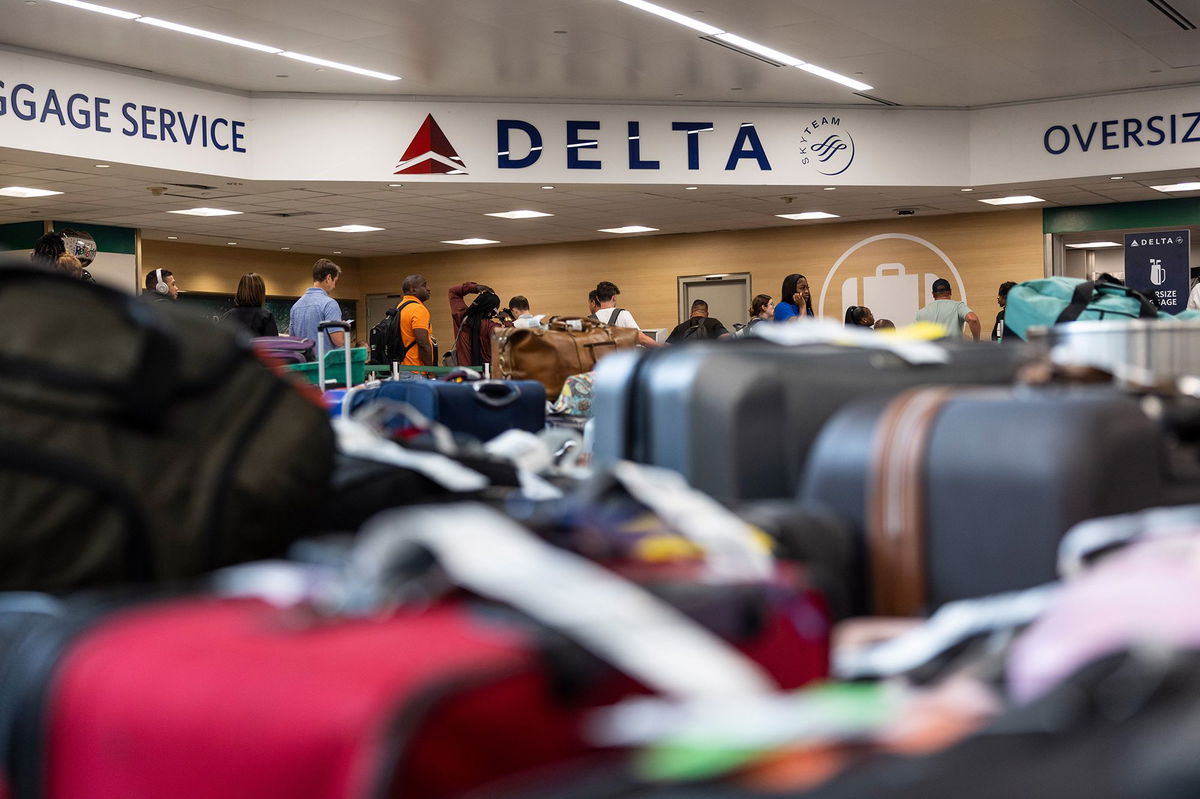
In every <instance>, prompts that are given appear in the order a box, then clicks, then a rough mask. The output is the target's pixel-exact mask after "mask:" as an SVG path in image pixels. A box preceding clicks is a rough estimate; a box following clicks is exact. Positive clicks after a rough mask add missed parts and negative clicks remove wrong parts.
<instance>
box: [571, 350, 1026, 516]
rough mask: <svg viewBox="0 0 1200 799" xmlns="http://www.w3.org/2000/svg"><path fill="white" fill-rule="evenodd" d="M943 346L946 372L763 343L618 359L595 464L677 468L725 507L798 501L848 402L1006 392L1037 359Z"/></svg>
mask: <svg viewBox="0 0 1200 799" xmlns="http://www.w3.org/2000/svg"><path fill="white" fill-rule="evenodd" d="M930 346H932V345H930ZM936 346H938V347H941V348H943V349H944V350H945V351H946V352H947V353H948V354H949V359H948V361H947V362H946V363H920V364H918V363H912V362H911V361H910V360H906V359H905V358H904V357H901V355H898V354H896V353H895V352H892V351H888V350H878V349H866V348H858V347H843V346H834V345H830V344H810V345H804V346H784V345H779V344H774V343H771V342H768V341H763V340H760V339H737V340H733V341H717V342H711V343H698V344H695V345H692V346H688V347H678V348H668V349H663V350H656V351H653V352H647V351H644V350H642V351H638V352H636V353H633V352H620V353H614V354H613V355H612V356H610V357H608V358H605V359H604V360H603V361H602V362H601V363H600V364H598V365H597V371H596V387H595V398H594V401H593V408H594V413H595V419H596V424H595V426H596V431H595V432H596V440H595V460H596V461H597V462H598V463H611V462H613V461H615V460H619V459H627V460H633V461H637V462H639V463H648V464H653V465H656V466H663V467H666V468H669V469H673V470H675V471H677V472H679V473H680V474H682V475H683V476H684V477H685V478H687V480H688V482H690V483H691V484H692V485H693V486H694V487H696V488H698V489H700V490H702V491H704V492H706V493H709V494H711V495H713V496H714V497H716V498H717V499H720V500H722V501H724V502H736V501H740V500H749V499H778V498H785V497H792V496H794V495H795V491H796V486H797V485H798V483H799V480H800V475H801V472H802V470H803V466H804V461H805V458H806V456H807V453H808V450H809V448H810V447H811V445H812V442H813V441H814V440H815V439H816V437H817V434H818V433H819V432H820V430H821V427H822V425H824V423H825V422H826V421H827V420H828V419H829V418H830V417H831V416H832V415H833V414H834V413H836V412H837V410H838V409H840V408H841V407H842V406H843V405H845V404H846V403H848V402H851V401H853V400H855V399H858V398H861V397H867V396H885V397H886V396H893V395H895V394H897V393H899V392H901V391H903V390H905V389H907V388H911V387H913V386H918V385H930V384H963V383H976V384H1005V383H1009V382H1011V381H1012V379H1013V377H1014V376H1015V374H1016V372H1017V370H1018V369H1019V368H1020V367H1021V366H1022V365H1023V364H1025V363H1026V362H1027V361H1028V360H1029V358H1030V351H1029V350H1027V349H1026V348H1025V347H1023V346H1012V347H1010V346H1008V345H1005V346H1003V347H1001V346H994V345H987V344H968V343H961V344H959V343H954V344H939V345H936Z"/></svg>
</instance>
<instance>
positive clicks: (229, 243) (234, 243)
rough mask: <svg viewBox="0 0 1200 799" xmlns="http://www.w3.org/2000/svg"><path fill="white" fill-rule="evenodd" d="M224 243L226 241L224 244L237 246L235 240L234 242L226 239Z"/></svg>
mask: <svg viewBox="0 0 1200 799" xmlns="http://www.w3.org/2000/svg"><path fill="white" fill-rule="evenodd" d="M225 243H226V244H228V245H229V246H230V247H236V246H237V242H236V241H227V242H225Z"/></svg>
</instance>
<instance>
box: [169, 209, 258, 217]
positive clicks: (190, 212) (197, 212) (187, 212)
mask: <svg viewBox="0 0 1200 799" xmlns="http://www.w3.org/2000/svg"><path fill="white" fill-rule="evenodd" d="M167 213H168V214H183V215H184V216H233V215H235V214H240V213H241V211H229V210H226V209H225V208H184V209H183V210H180V211H167Z"/></svg>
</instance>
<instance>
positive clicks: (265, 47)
mask: <svg viewBox="0 0 1200 799" xmlns="http://www.w3.org/2000/svg"><path fill="white" fill-rule="evenodd" d="M137 21H138V22H144V23H146V24H147V25H153V26H154V27H156V28H165V29H167V30H169V31H175V32H176V33H186V34H188V35H189V36H199V37H201V38H203V39H212V40H213V41H216V42H223V43H224V44H232V45H235V46H237V47H245V48H247V49H250V50H258V51H259V52H260V53H282V52H283V48H281V47H272V46H271V45H269V44H259V43H258V42H248V41H246V40H245V39H238V38H237V37H235V36H226V35H225V34H223V33H214V32H212V31H206V30H204V29H202V28H193V27H191V26H190V25H180V24H179V23H178V22H169V21H167V20H165V19H158V18H157V17H138V18H137Z"/></svg>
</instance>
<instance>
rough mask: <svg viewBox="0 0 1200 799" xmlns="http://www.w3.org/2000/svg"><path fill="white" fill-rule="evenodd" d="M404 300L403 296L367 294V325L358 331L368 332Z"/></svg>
mask: <svg viewBox="0 0 1200 799" xmlns="http://www.w3.org/2000/svg"><path fill="white" fill-rule="evenodd" d="M402 299H404V295H403V294H368V295H367V324H366V326H361V327H360V328H359V329H360V330H370V329H371V328H373V327H375V325H377V324H379V323H380V322H382V321H383V317H385V316H386V315H387V312H388V311H390V310H391V309H392V308H395V307H396V306H397V305H399V304H400V301H401V300H402Z"/></svg>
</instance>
